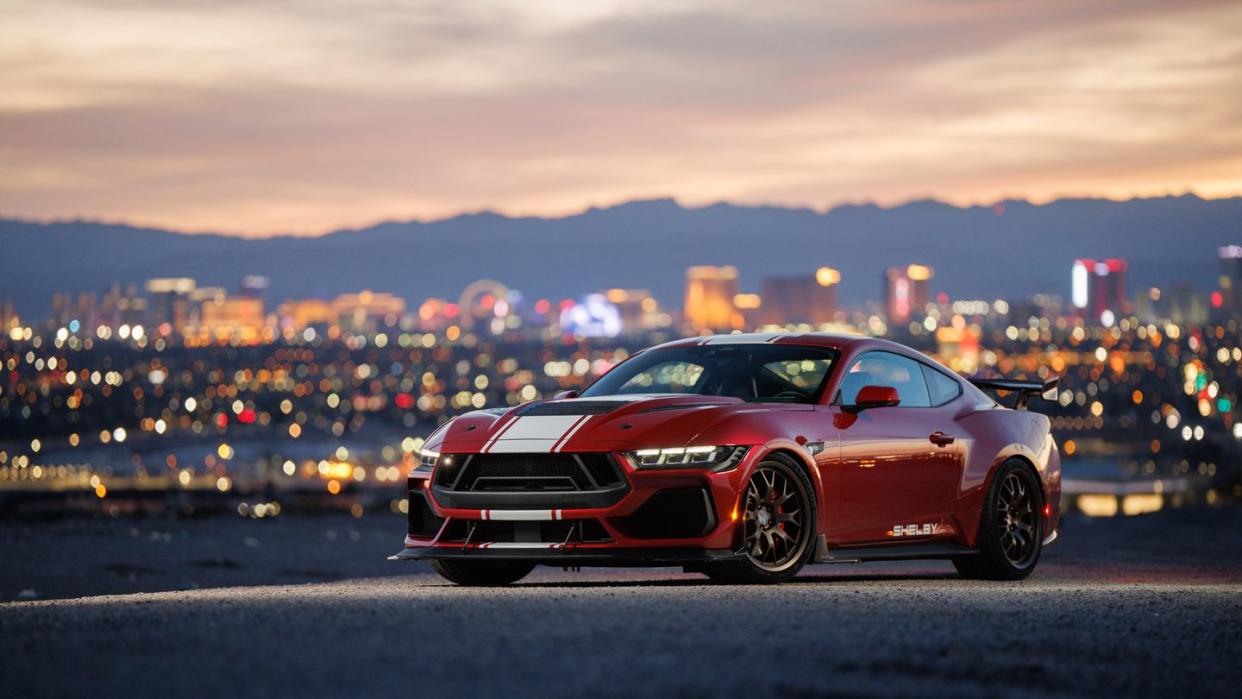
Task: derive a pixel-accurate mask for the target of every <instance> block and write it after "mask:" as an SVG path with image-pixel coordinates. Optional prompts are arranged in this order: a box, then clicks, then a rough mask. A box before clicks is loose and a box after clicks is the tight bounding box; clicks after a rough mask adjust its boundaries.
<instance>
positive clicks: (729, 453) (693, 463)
mask: <svg viewBox="0 0 1242 699" xmlns="http://www.w3.org/2000/svg"><path fill="white" fill-rule="evenodd" d="M744 456H746V447H671V448H668V449H639V450H638V451H632V452H629V457H630V459H631V460H632V461H633V462H634V465H635V466H636V467H638V468H706V469H710V470H712V471H727V470H729V469H731V468H733V467H735V466H737V465H738V464H739V463H741V461H742V457H744Z"/></svg>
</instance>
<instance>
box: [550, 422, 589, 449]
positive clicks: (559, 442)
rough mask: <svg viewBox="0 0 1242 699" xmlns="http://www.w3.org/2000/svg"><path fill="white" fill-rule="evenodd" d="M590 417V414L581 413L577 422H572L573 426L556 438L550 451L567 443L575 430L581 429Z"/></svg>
mask: <svg viewBox="0 0 1242 699" xmlns="http://www.w3.org/2000/svg"><path fill="white" fill-rule="evenodd" d="M590 419H591V416H590V415H583V416H582V417H581V418H580V419H579V420H578V421H577V422H575V423H574V425H573V427H570V428H569V431H568V432H566V433H565V434H563V435H561V438H560V439H559V440H557V442H556V444H555V445H553V447H552V451H561V450H562V449H564V448H565V445H566V444H568V443H569V438H570V437H572V436H574V433H575V432H577V431H578V430H580V429H582V426H583V425H585V424H587V420H590Z"/></svg>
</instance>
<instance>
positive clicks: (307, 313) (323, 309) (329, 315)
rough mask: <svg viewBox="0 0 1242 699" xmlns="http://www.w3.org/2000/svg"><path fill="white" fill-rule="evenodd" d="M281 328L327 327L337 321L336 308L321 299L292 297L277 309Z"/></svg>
mask: <svg viewBox="0 0 1242 699" xmlns="http://www.w3.org/2000/svg"><path fill="white" fill-rule="evenodd" d="M276 315H277V317H278V318H279V323H280V329H281V330H282V331H284V330H292V331H293V332H302V331H303V330H305V329H307V328H316V329H327V327H328V326H330V325H332V324H334V323H336V309H335V308H333V306H332V304H331V303H329V302H328V301H322V300H320V299H298V300H293V299H290V300H288V301H285V302H284V303H282V304H280V307H279V308H278V309H277V311H276Z"/></svg>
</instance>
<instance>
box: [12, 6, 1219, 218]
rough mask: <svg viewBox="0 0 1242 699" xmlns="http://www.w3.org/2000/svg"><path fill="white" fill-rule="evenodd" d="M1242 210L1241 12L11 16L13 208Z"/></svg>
mask: <svg viewBox="0 0 1242 699" xmlns="http://www.w3.org/2000/svg"><path fill="white" fill-rule="evenodd" d="M1186 191H1193V192H1196V193H1198V194H1200V195H1203V196H1209V197H1215V196H1225V195H1231V194H1239V193H1242V3H1239V2H1236V1H1235V2H1198V1H1195V0H1178V1H1175V2H1170V1H1168V0H1163V1H1159V2H1152V1H1148V0H1125V1H1119V2H1112V1H1094V2H1081V1H1074V2H1069V1H1064V0H1040V1H1030V2H1028V1H1021V2H1019V1H1017V0H1008V1H1004V0H998V1H995V2H974V1H969V0H960V1H959V0H909V1H905V2H898V1H893V2H883V1H880V0H862V1H857V2H855V1H840V0H835V1H833V2H806V3H797V4H794V3H780V2H758V3H757V2H736V3H735V2H728V1H724V0H704V1H703V2H692V1H683V0H656V1H653V2H647V1H638V2H618V1H604V0H590V1H584V0H569V1H566V2H560V1H552V0H523V1H521V2H510V3H498V2H497V3H485V2H476V1H474V0H444V1H429V2H396V1H395V0H387V1H386V0H351V1H348V2H345V1H342V2H333V1H330V0H306V1H304V2H297V1H295V0H5V2H4V5H3V8H2V9H0V216H16V217H22V218H32V219H37V220H48V219H54V218H66V217H78V216H82V217H89V218H100V219H104V220H112V221H116V220H124V221H130V222H134V223H139V224H145V225H159V226H165V227H172V228H177V229H185V230H195V231H197V230H218V231H224V232H231V233H239V234H246V235H270V234H275V233H293V234H315V233H322V232H325V231H328V230H330V229H333V228H338V227H346V226H361V225H366V224H369V223H373V222H375V221H378V220H381V219H409V218H435V217H443V216H447V215H452V214H455V213H458V212H462V211H473V210H479V209H492V210H497V211H502V212H505V213H511V214H542V215H551V214H564V213H569V212H573V211H577V210H580V209H582V208H584V207H586V206H589V205H607V204H612V203H616V202H619V201H623V200H626V199H630V198H636V197H655V196H675V197H677V198H678V199H679V200H680V201H682V202H683V203H685V204H703V203H709V202H713V201H717V200H729V201H733V202H737V203H771V204H782V205H797V206H809V207H813V208H817V209H823V208H827V207H829V206H832V205H834V204H838V203H842V202H847V201H864V200H866V201H877V202H881V203H896V202H900V201H904V200H907V199H911V198H917V197H923V196H934V197H937V198H941V199H945V200H948V201H952V202H957V203H978V202H990V201H992V200H995V199H997V198H1000V197H1005V196H1021V197H1029V198H1033V199H1036V200H1046V199H1049V198H1052V197H1055V196H1058V195H1067V194H1070V195H1082V194H1086V195H1096V196H1108V197H1128V196H1132V195H1153V194H1164V193H1168V192H1174V193H1181V192H1186Z"/></svg>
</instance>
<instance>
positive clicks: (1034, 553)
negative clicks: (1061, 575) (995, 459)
mask: <svg viewBox="0 0 1242 699" xmlns="http://www.w3.org/2000/svg"><path fill="white" fill-rule="evenodd" d="M1043 512H1044V498H1043V490H1042V489H1041V488H1040V485H1039V479H1038V478H1036V477H1035V474H1034V473H1033V472H1032V471H1031V469H1030V467H1028V466H1027V465H1026V464H1024V463H1022V462H1018V461H1010V462H1007V463H1005V464H1004V465H1002V466H1001V467H1000V469H999V470H998V471H997V472H996V477H995V478H994V479H993V480H992V486H991V487H990V488H989V489H988V496H987V500H986V501H985V502H984V505H983V518H982V519H981V520H980V522H979V541H978V547H979V553H978V554H975V555H973V556H961V557H959V558H955V559H953V566H954V567H955V568H957V572H959V573H961V574H962V577H964V578H972V579H978V580H1021V579H1022V578H1025V577H1026V576H1028V575H1030V574H1031V571H1032V570H1035V564H1036V563H1037V562H1038V561H1039V554H1040V553H1041V551H1042V550H1043V534H1044V518H1043Z"/></svg>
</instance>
